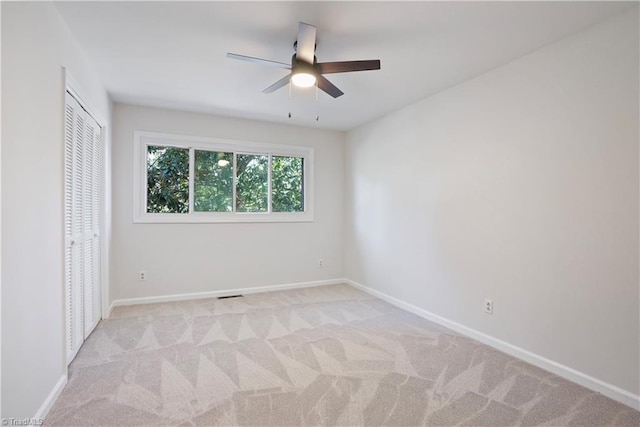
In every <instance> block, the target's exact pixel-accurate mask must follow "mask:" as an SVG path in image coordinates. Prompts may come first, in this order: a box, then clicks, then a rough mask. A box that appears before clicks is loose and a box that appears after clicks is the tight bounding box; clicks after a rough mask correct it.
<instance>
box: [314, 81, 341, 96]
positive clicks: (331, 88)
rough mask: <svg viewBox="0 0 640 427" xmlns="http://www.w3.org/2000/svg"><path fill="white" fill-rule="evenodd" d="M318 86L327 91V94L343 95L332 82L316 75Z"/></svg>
mask: <svg viewBox="0 0 640 427" xmlns="http://www.w3.org/2000/svg"><path fill="white" fill-rule="evenodd" d="M318 88H320V89H322V90H323V91H325V92H327V93H328V94H329V95H331V96H333V97H334V98H337V97H339V96H342V95H344V92H343V91H341V90H340V89H338V88H337V87H336V86H335V85H334V84H333V83H331V82H330V81H329V80H327V79H326V78H324V77H323V76H318Z"/></svg>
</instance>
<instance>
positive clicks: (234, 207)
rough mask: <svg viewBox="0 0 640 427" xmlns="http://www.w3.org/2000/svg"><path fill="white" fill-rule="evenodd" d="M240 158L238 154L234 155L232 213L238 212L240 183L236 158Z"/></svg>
mask: <svg viewBox="0 0 640 427" xmlns="http://www.w3.org/2000/svg"><path fill="white" fill-rule="evenodd" d="M237 157H238V153H236V152H234V153H233V185H232V186H233V188H232V190H233V191H232V200H231V212H233V213H235V212H236V203H237V201H236V184H237V183H238V167H237V161H236V158H237Z"/></svg>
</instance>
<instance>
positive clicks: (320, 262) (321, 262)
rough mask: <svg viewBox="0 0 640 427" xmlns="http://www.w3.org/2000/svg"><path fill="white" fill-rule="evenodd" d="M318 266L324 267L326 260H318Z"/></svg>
mask: <svg viewBox="0 0 640 427" xmlns="http://www.w3.org/2000/svg"><path fill="white" fill-rule="evenodd" d="M318 268H324V261H323V260H322V259H319V260H318Z"/></svg>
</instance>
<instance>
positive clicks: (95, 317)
mask: <svg viewBox="0 0 640 427" xmlns="http://www.w3.org/2000/svg"><path fill="white" fill-rule="evenodd" d="M85 122H86V127H85V129H86V132H85V144H84V162H83V167H84V171H83V212H82V223H83V237H84V241H83V243H82V251H83V258H82V261H83V273H84V280H83V297H84V337H85V338H86V337H88V336H89V334H90V333H91V331H93V329H94V328H95V327H96V325H97V324H98V321H99V320H100V292H99V290H100V286H99V270H100V258H99V254H100V233H99V213H100V212H99V211H100V209H99V204H100V197H99V192H100V166H99V165H100V139H101V138H100V127H99V126H98V123H96V121H95V120H93V118H92V117H91V116H89V115H87V116H86V121H85Z"/></svg>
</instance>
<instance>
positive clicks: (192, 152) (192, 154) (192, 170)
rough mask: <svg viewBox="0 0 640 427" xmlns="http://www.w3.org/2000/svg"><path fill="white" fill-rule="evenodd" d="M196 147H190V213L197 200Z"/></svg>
mask: <svg viewBox="0 0 640 427" xmlns="http://www.w3.org/2000/svg"><path fill="white" fill-rule="evenodd" d="M195 151H196V150H195V149H194V148H193V147H189V213H190V214H192V213H193V210H194V200H195V194H194V189H195V184H194V183H195V179H194V178H195V176H194V175H195V169H196V168H195V163H196V161H195Z"/></svg>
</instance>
